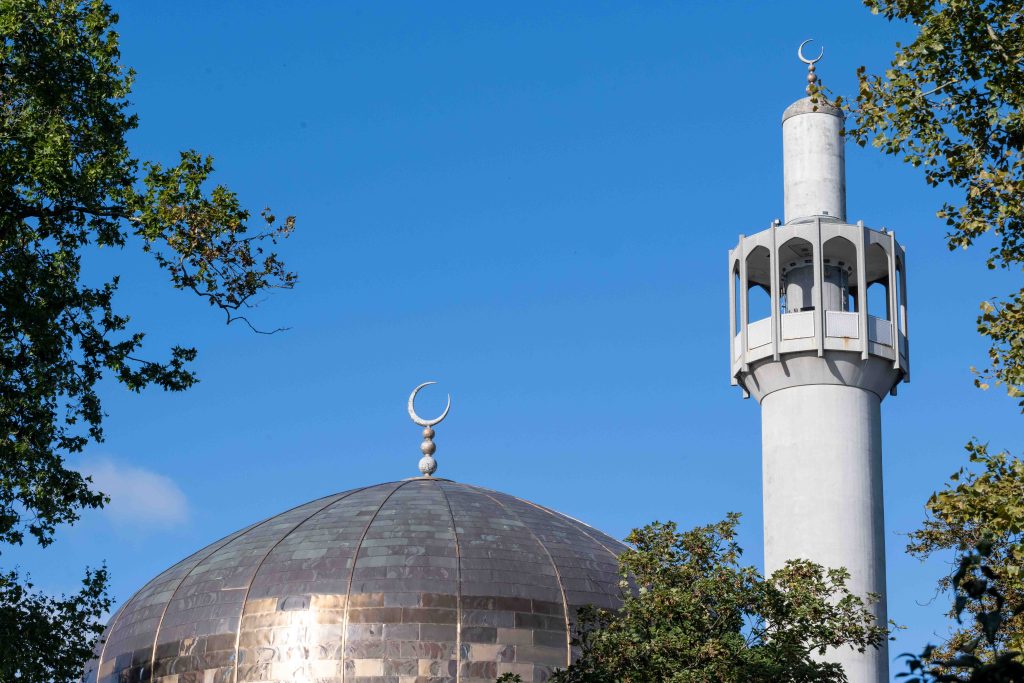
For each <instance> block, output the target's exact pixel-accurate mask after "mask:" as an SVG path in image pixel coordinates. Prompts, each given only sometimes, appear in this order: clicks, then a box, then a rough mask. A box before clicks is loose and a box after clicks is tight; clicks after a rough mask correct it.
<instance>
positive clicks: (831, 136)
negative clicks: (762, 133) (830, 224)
mask: <svg viewBox="0 0 1024 683" xmlns="http://www.w3.org/2000/svg"><path fill="white" fill-rule="evenodd" d="M816 107H817V110H815V108H816ZM784 117H785V118H784V120H783V123H782V154H783V182H784V205H785V208H784V214H783V215H784V216H785V222H787V223H789V222H790V221H792V220H796V219H798V218H806V217H809V216H820V215H823V214H828V215H829V216H834V217H835V218H838V219H839V220H844V221H845V220H846V159H845V152H844V150H843V136H842V135H841V134H840V131H841V130H842V128H843V117H842V113H841V112H840V111H839V110H837V109H835V108H834V107H829V106H828V105H825V104H821V105H815V104H813V103H811V102H810V101H809V100H806V99H804V100H800V101H798V102H796V103H794V104H793V106H791V107H790V108H789V109H787V110H786V114H785V115H784Z"/></svg>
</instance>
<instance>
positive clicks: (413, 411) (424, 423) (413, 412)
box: [409, 382, 452, 427]
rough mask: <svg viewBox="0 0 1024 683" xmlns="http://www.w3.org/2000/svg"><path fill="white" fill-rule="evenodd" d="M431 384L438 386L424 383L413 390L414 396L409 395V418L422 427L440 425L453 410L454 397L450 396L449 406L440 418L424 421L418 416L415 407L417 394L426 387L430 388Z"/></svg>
mask: <svg viewBox="0 0 1024 683" xmlns="http://www.w3.org/2000/svg"><path fill="white" fill-rule="evenodd" d="M431 384H437V382H424V383H423V384H421V385H419V386H418V387H416V388H415V389H413V390H412V394H410V395H409V417H410V418H412V421H413V422H415V423H416V424H418V425H419V426H420V427H433V426H434V425H436V424H438V423H439V422H441V420H443V419H445V418H446V417H448V411H449V410H451V407H452V395H451V394H448V405H446V406H445V407H444V412H443V413H441V414H440V415H439V416H438V417H435V418H434V419H433V420H424V419H423V418H422V417H420V416H419V415H417V414H416V408H415V406H414V403H415V401H416V394H418V393H419V391H420V389H422V388H423V387H426V386H430V385H431Z"/></svg>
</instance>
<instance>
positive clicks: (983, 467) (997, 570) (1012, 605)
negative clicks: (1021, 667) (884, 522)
mask: <svg viewBox="0 0 1024 683" xmlns="http://www.w3.org/2000/svg"><path fill="white" fill-rule="evenodd" d="M967 451H968V453H969V454H970V461H971V462H972V463H974V464H975V465H976V467H975V468H973V469H972V468H961V469H960V470H959V471H958V472H956V473H954V474H953V475H952V477H951V481H950V483H949V484H948V485H947V486H946V488H945V489H944V490H942V491H940V492H938V493H935V494H934V495H932V497H931V498H930V499H929V501H928V505H927V509H928V513H929V517H928V519H927V520H926V521H925V524H924V526H923V527H922V528H921V529H920V530H918V531H916V532H914V533H912V534H911V536H910V539H911V542H910V545H909V546H908V548H907V550H908V551H909V552H910V553H912V554H914V555H917V556H919V557H927V556H929V555H932V554H934V553H936V552H940V551H947V550H952V551H953V552H954V553H955V554H956V555H957V556H958V557H960V558H961V559H962V561H961V562H960V564H959V566H958V568H957V570H956V571H955V572H954V573H952V574H951V575H950V576H947V577H944V578H943V579H942V581H941V584H940V585H941V586H942V588H943V589H944V590H947V591H949V592H951V593H954V594H956V599H955V601H954V603H953V606H952V607H951V609H950V616H951V617H952V618H955V620H956V622H957V623H958V624H961V623H962V622H961V618H960V617H961V614H962V613H963V612H964V611H965V610H966V611H967V612H968V613H970V614H972V615H974V617H975V619H974V620H973V621H972V622H971V623H969V624H966V625H961V627H960V628H959V629H958V630H956V631H955V632H954V634H953V636H952V637H951V638H950V640H949V641H948V642H947V643H945V644H944V645H943V646H941V647H938V648H932V650H931V654H932V657H933V658H934V659H936V660H946V661H949V660H952V659H954V658H955V657H956V654H957V653H958V652H960V651H962V650H963V649H964V648H965V647H966V648H968V650H969V651H970V654H971V656H972V657H977V658H978V659H979V660H981V661H985V662H991V661H996V660H997V659H998V658H999V657H1001V656H1002V654H1003V653H1004V652H1007V651H1015V652H1022V651H1024V580H1022V568H1024V461H1022V460H1020V459H1019V458H1014V457H1012V456H1011V455H1010V454H1009V453H1007V452H1005V451H1004V452H1000V453H991V452H990V451H989V449H988V446H987V445H986V444H979V443H976V442H974V441H972V442H970V443H969V444H968V445H967ZM979 546H980V547H981V548H982V549H983V551H984V554H983V557H984V565H981V564H980V558H981V557H982V555H979V554H975V553H974V551H975V548H978V547H979ZM971 558H974V559H971ZM979 572H980V573H981V574H982V576H981V577H980V578H979V577H975V579H976V580H974V582H971V581H968V580H967V579H965V577H966V576H967V575H968V574H973V573H979ZM981 582H983V584H984V586H985V588H984V590H978V588H979V586H981V585H982V583H981ZM958 591H959V592H958ZM994 626H998V628H997V629H993V627H994Z"/></svg>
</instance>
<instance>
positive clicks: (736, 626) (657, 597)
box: [552, 514, 886, 683]
mask: <svg viewBox="0 0 1024 683" xmlns="http://www.w3.org/2000/svg"><path fill="white" fill-rule="evenodd" d="M738 523H739V515H736V514H730V515H729V516H728V517H727V518H726V519H725V520H723V521H721V522H718V523H716V524H711V525H708V526H702V527H697V528H695V529H693V530H691V531H686V532H682V533H680V532H678V531H677V530H676V525H675V524H673V523H671V522H669V523H665V524H662V523H658V522H655V523H653V524H650V525H648V526H646V527H644V528H642V529H636V530H634V531H633V532H632V533H631V534H630V536H629V537H628V538H627V541H628V542H630V543H631V544H632V545H633V548H632V549H630V550H627V551H626V552H624V553H623V554H622V555H621V556H620V558H619V563H620V571H621V575H622V582H621V586H622V600H623V606H622V608H621V609H619V610H616V611H610V610H601V609H595V608H592V607H588V608H584V609H582V610H581V611H580V614H579V620H578V626H577V631H576V636H575V639H574V642H575V645H576V646H577V647H578V648H579V651H580V656H579V659H578V660H577V661H576V662H575V663H573V664H572V665H571V666H569V667H568V668H567V669H565V670H563V671H559V672H556V673H555V675H554V676H553V678H552V681H557V682H559V683H576V682H580V683H582V682H586V683H601V682H607V683H612V682H623V683H629V682H634V683H641V682H647V681H677V682H682V681H686V682H687V683H729V682H733V681H735V682H737V683H738V682H740V681H742V682H744V683H749V682H753V683H757V682H758V681H761V682H763V683H769V682H771V683H780V682H782V681H790V682H810V681H845V680H846V676H845V674H844V673H843V671H842V667H841V666H840V665H838V664H835V663H828V662H824V661H822V660H821V659H820V655H822V654H824V653H825V652H826V651H827V650H828V649H829V648H839V647H853V648H856V649H858V650H859V651H864V650H865V649H866V648H868V647H877V646H878V645H880V644H881V642H882V641H883V639H884V638H885V635H886V630H885V628H883V627H881V626H879V625H878V624H877V623H876V620H875V617H874V615H873V614H872V613H871V612H870V611H869V610H868V609H867V608H866V607H865V604H864V601H863V600H862V599H861V598H860V597H857V596H854V595H852V594H850V592H849V591H848V590H847V588H846V581H847V579H848V574H847V572H846V570H844V569H824V568H822V567H820V566H819V565H816V564H813V563H811V562H807V561H803V560H799V561H791V562H789V563H788V564H787V565H786V567H785V568H784V569H781V570H779V571H778V572H776V573H775V574H773V575H772V576H771V577H770V578H768V579H764V578H762V577H761V576H760V575H759V574H758V572H757V570H756V569H754V568H753V567H743V566H741V565H740V555H741V553H742V550H741V549H740V547H739V546H738V545H737V544H736V541H735V535H736V527H737V525H738ZM634 587H635V590H634Z"/></svg>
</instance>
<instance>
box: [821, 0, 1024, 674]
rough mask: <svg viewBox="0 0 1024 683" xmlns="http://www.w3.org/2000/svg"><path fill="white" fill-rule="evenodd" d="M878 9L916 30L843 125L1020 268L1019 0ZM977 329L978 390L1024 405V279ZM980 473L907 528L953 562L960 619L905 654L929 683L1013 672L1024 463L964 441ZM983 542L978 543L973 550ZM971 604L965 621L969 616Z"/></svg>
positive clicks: (984, 312) (927, 550) (949, 221)
mask: <svg viewBox="0 0 1024 683" xmlns="http://www.w3.org/2000/svg"><path fill="white" fill-rule="evenodd" d="M864 4H865V5H866V6H867V7H868V8H869V9H870V10H871V11H872V12H874V13H875V14H881V15H882V16H884V17H886V18H887V19H888V20H890V21H897V20H898V21H908V22H912V23H913V24H914V25H915V26H916V27H917V35H916V36H915V38H914V40H913V41H912V42H911V43H910V44H909V45H900V44H897V52H896V55H895V57H894V58H893V60H892V63H891V64H890V67H889V69H887V70H886V71H885V72H884V74H868V73H867V70H866V69H865V68H864V67H861V68H860V69H859V70H858V78H859V89H858V94H857V97H856V99H855V101H854V102H843V101H842V99H841V98H836V99H837V102H838V103H839V104H840V105H841V106H844V107H845V108H846V109H847V111H848V112H849V113H850V115H851V116H850V117H849V118H848V121H849V122H850V127H849V129H848V131H847V132H848V133H849V135H850V136H851V137H852V138H853V139H854V140H856V141H857V143H859V144H860V145H861V146H864V145H866V144H868V143H869V142H870V143H871V144H872V145H873V146H874V147H876V148H878V149H880V150H881V151H882V152H884V153H886V154H891V155H894V156H897V157H899V158H901V159H903V161H905V162H906V163H909V164H911V165H912V166H914V167H918V168H921V169H922V170H923V175H924V180H925V181H926V182H927V183H928V184H929V185H931V186H932V187H940V186H944V187H948V188H951V189H952V191H953V197H954V198H955V199H954V200H951V201H947V202H945V203H944V204H943V205H942V206H941V208H940V209H939V211H938V216H939V217H940V218H942V219H944V221H945V223H946V226H947V228H948V232H947V235H946V240H947V244H948V246H949V248H950V249H956V248H957V247H960V248H963V249H967V248H969V247H971V246H973V245H975V244H976V243H979V242H983V243H987V244H988V245H989V257H988V261H987V264H988V268H989V269H996V268H1003V269H1010V270H1014V271H1018V272H1019V271H1020V269H1021V267H1022V264H1024V113H1022V104H1024V3H1022V2H1021V0H864ZM977 325H978V331H979V332H980V333H981V334H982V335H983V336H984V337H986V338H987V340H988V342H989V351H988V360H989V362H988V366H987V367H986V368H983V369H981V370H975V384H976V385H977V386H978V387H979V388H981V389H988V388H989V387H990V386H992V385H1003V386H1005V388H1006V390H1007V393H1008V394H1009V395H1010V396H1011V397H1013V398H1016V399H1021V400H1020V405H1021V406H1022V408H1024V288H1022V289H1020V290H1019V291H1017V292H1012V293H1010V294H1008V295H1007V296H1006V297H1004V298H1002V299H994V300H990V301H983V302H981V314H980V315H979V317H978V320H977ZM967 450H968V452H969V453H970V460H971V462H972V463H973V464H974V465H975V466H976V469H971V468H967V469H962V470H961V471H960V472H958V473H957V474H955V475H954V476H953V483H952V484H951V485H950V486H948V487H947V488H946V490H944V491H941V492H939V493H936V494H935V495H933V496H932V498H931V499H930V500H929V502H928V505H927V509H928V512H929V519H928V520H927V521H926V522H925V525H924V527H923V528H922V529H921V530H920V531H918V532H916V533H914V534H913V535H912V536H911V543H910V545H909V547H908V550H909V551H910V552H912V553H914V554H917V555H919V556H928V555H931V554H933V553H935V552H937V551H946V550H952V551H953V552H954V556H955V558H956V561H955V562H954V564H955V565H956V567H957V569H956V570H955V571H954V572H953V573H952V574H951V575H950V576H947V577H944V578H943V579H942V580H941V581H940V586H941V587H942V588H943V589H944V590H947V591H950V592H952V593H953V594H954V602H953V606H952V608H951V611H950V615H951V617H953V618H954V619H955V623H956V624H957V626H956V627H955V629H954V633H953V636H952V638H951V639H950V640H949V641H948V642H947V643H946V644H944V645H943V646H942V647H938V648H934V647H931V646H929V648H927V649H926V650H925V652H924V653H923V654H922V655H921V656H920V657H917V658H914V659H911V660H910V664H911V671H910V672H909V675H919V676H921V677H919V678H915V679H914V680H922V681H923V680H928V681H968V680H969V681H1010V680H1014V681H1016V680H1021V678H1020V675H1021V673H1020V671H1021V667H1020V655H1019V652H1020V651H1021V644H1022V642H1021V641H1022V634H1024V621H1022V619H1024V617H1022V616H1021V614H1022V611H1021V610H1022V609H1024V603H1022V598H1024V581H1022V578H1021V572H1020V566H1021V552H1022V548H1021V541H1022V530H1024V527H1022V526H1021V525H1022V523H1024V509H1022V508H1021V496H1022V493H1024V465H1022V463H1021V461H1020V460H1019V459H1015V458H1013V457H1012V456H1010V455H1009V453H1006V452H1003V453H998V454H991V453H989V451H988V447H987V446H985V445H981V444H979V443H977V442H976V441H973V440H972V441H971V442H969V443H968V444H967ZM975 548H977V549H978V550H977V552H975ZM965 611H966V612H967V613H969V614H973V616H974V619H973V621H972V623H969V624H964V623H963V620H962V618H961V617H962V615H963V613H964V612H965Z"/></svg>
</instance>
